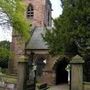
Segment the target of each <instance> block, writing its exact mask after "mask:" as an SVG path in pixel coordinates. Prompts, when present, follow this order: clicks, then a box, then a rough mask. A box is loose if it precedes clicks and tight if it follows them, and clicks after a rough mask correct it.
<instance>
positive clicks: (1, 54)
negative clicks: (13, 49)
mask: <svg viewBox="0 0 90 90" xmlns="http://www.w3.org/2000/svg"><path fill="white" fill-rule="evenodd" d="M9 58H10V42H8V41H2V42H0V67H3V68H6V67H7V66H8V60H9Z"/></svg>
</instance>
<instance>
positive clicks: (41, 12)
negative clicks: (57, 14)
mask: <svg viewBox="0 0 90 90" xmlns="http://www.w3.org/2000/svg"><path fill="white" fill-rule="evenodd" d="M24 2H25V3H26V6H27V10H26V17H27V19H28V20H30V21H31V22H32V26H37V27H44V26H49V27H50V26H51V24H52V23H51V22H52V20H51V19H52V18H51V10H52V8H51V7H52V5H51V2H50V0H24Z"/></svg>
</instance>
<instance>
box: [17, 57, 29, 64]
mask: <svg viewBox="0 0 90 90" xmlns="http://www.w3.org/2000/svg"><path fill="white" fill-rule="evenodd" d="M27 62H28V61H27V57H26V56H24V55H22V56H20V57H19V61H18V63H27Z"/></svg>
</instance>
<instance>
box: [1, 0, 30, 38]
mask: <svg viewBox="0 0 90 90" xmlns="http://www.w3.org/2000/svg"><path fill="white" fill-rule="evenodd" d="M0 7H1V8H2V10H3V12H4V13H6V14H7V16H8V17H9V19H10V23H11V26H12V27H13V29H14V30H16V31H18V32H19V34H21V36H23V37H24V38H25V39H28V38H29V29H30V26H29V23H28V22H27V20H26V18H25V9H26V8H25V5H24V3H23V0H0Z"/></svg>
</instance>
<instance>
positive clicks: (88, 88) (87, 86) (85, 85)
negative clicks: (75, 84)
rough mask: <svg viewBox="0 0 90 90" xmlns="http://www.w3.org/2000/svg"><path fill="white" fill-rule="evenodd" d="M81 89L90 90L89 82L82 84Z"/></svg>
mask: <svg viewBox="0 0 90 90" xmlns="http://www.w3.org/2000/svg"><path fill="white" fill-rule="evenodd" d="M83 88H84V90H90V82H84V83H83Z"/></svg>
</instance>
